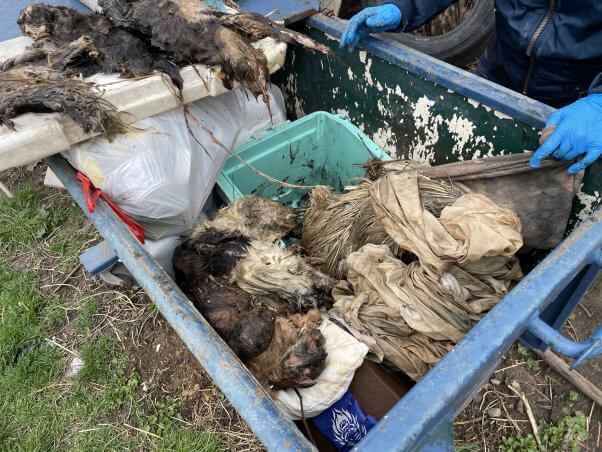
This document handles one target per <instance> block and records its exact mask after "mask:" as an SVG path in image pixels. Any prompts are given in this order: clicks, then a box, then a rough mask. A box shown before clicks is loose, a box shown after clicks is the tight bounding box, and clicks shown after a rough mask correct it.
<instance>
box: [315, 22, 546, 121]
mask: <svg viewBox="0 0 602 452" xmlns="http://www.w3.org/2000/svg"><path fill="white" fill-rule="evenodd" d="M307 23H308V24H309V25H310V26H312V27H314V28H317V29H318V30H321V31H323V32H324V33H326V34H328V35H330V36H333V37H335V38H337V39H339V38H340V37H341V35H342V33H343V30H344V29H345V27H346V25H347V21H345V20H342V19H338V18H336V17H335V18H329V17H326V16H324V15H322V14H317V15H315V16H313V17H311V18H309V19H308V20H307ZM358 47H359V48H361V49H363V50H366V51H368V52H369V53H371V54H373V55H376V56H378V57H380V58H382V59H384V60H385V61H388V62H389V63H392V64H394V65H396V66H399V67H401V68H404V69H406V70H408V71H410V72H412V73H414V74H417V75H419V76H422V77H424V78H426V79H428V80H430V81H433V82H435V83H437V84H439V85H441V86H444V87H446V88H447V89H451V90H452V91H455V92H457V93H460V94H462V95H464V96H466V97H469V98H470V99H473V100H476V101H477V102H480V103H482V104H484V105H487V106H489V107H491V108H494V109H495V110H497V111H499V112H501V113H504V114H506V115H508V116H512V117H514V118H516V119H519V120H520V121H522V122H524V123H525V124H529V125H532V126H534V127H538V128H542V127H543V126H544V125H545V122H546V119H547V118H548V116H549V115H550V114H551V113H552V112H553V111H554V109H553V108H552V107H549V106H548V105H545V104H543V103H541V102H538V101H536V100H533V99H530V98H528V97H526V96H523V95H522V94H519V93H517V92H515V91H512V90H509V89H507V88H504V87H503V86H500V85H498V84H496V83H493V82H490V81H489V80H485V79H484V78H482V77H479V76H477V75H475V74H471V73H470V72H467V71H464V70H462V69H459V68H457V67H455V66H452V65H450V64H447V63H445V62H444V61H440V60H437V59H435V58H432V57H430V56H428V55H425V54H424V53H421V52H419V51H417V50H414V49H412V48H410V47H406V46H404V45H403V44H400V43H398V42H394V41H391V40H386V39H385V38H383V37H378V36H377V35H374V36H368V37H365V38H364V39H363V40H362V41H361V42H360V44H359V46H358Z"/></svg>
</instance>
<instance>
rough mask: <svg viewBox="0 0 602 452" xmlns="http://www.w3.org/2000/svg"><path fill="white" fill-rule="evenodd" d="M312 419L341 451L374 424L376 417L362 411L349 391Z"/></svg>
mask: <svg viewBox="0 0 602 452" xmlns="http://www.w3.org/2000/svg"><path fill="white" fill-rule="evenodd" d="M312 421H313V423H314V425H315V426H316V427H317V428H318V430H320V432H321V433H322V434H323V435H324V436H325V437H326V438H328V440H329V441H330V442H331V443H332V444H333V445H334V446H335V447H336V448H337V449H338V450H340V451H342V452H346V451H348V450H351V448H353V446H355V445H356V444H357V443H359V442H360V440H361V439H362V438H363V437H364V436H366V434H367V433H368V432H369V431H370V429H371V428H372V427H374V426H375V425H376V419H374V418H373V417H372V416H370V415H367V414H365V413H364V412H363V411H362V409H361V407H360V406H359V404H358V403H357V400H356V399H355V397H354V396H353V394H351V393H350V392H349V391H347V392H346V393H345V395H344V396H343V398H341V400H339V401H338V402H337V403H335V404H334V405H332V406H331V407H330V408H328V409H327V410H326V411H324V412H322V413H321V414H320V415H319V416H316V417H315V418H313V419H312Z"/></svg>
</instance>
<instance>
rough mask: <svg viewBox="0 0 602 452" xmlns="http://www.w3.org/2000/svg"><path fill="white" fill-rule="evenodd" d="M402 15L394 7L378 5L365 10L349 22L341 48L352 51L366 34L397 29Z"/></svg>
mask: <svg viewBox="0 0 602 452" xmlns="http://www.w3.org/2000/svg"><path fill="white" fill-rule="evenodd" d="M402 19H403V14H402V13H401V10H400V9H399V8H398V7H397V6H395V5H390V4H387V5H380V6H373V7H370V8H365V9H363V10H362V11H360V12H359V13H357V14H356V15H355V16H353V17H352V18H351V20H349V24H348V25H347V28H346V29H345V31H344V32H343V37H342V38H341V48H343V47H345V46H346V45H348V46H349V48H350V49H353V48H354V47H355V46H356V45H357V43H358V42H359V40H360V39H361V37H362V36H364V35H367V34H368V33H383V32H385V31H390V30H394V29H395V28H397V27H399V24H400V23H401V20H402Z"/></svg>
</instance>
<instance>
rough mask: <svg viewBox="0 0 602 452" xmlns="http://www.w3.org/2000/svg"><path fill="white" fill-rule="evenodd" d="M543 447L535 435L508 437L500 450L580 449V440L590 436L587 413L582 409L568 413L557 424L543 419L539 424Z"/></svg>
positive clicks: (516, 451)
mask: <svg viewBox="0 0 602 452" xmlns="http://www.w3.org/2000/svg"><path fill="white" fill-rule="evenodd" d="M539 436H540V437H541V442H542V445H541V448H539V447H538V446H537V443H536V442H535V438H534V437H533V435H527V436H519V437H506V438H503V439H502V443H501V444H500V446H499V451H500V452H539V451H545V452H552V451H554V452H555V451H571V452H572V451H579V450H580V446H579V442H580V441H585V440H586V439H587V437H588V433H587V429H586V419H585V415H584V414H583V413H582V412H581V411H576V412H575V413H574V414H572V415H569V414H567V415H566V416H565V417H563V418H562V419H560V420H559V421H558V422H557V423H556V424H549V423H547V422H545V421H542V422H541V423H540V424H539Z"/></svg>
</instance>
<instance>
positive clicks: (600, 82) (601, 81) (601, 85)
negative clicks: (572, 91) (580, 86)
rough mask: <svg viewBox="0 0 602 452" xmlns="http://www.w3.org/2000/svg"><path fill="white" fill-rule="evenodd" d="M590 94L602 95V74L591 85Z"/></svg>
mask: <svg viewBox="0 0 602 452" xmlns="http://www.w3.org/2000/svg"><path fill="white" fill-rule="evenodd" d="M589 94H602V72H601V73H600V74H598V76H597V77H596V78H595V79H594V81H593V82H592V84H591V85H590V87H589Z"/></svg>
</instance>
